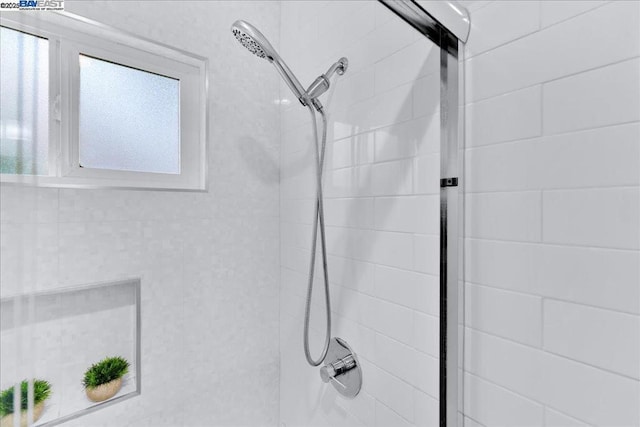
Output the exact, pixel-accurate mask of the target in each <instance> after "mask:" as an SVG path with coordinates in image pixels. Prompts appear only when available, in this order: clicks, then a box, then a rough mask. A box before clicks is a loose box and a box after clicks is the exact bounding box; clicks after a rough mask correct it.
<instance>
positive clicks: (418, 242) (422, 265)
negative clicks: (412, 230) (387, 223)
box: [413, 234, 440, 276]
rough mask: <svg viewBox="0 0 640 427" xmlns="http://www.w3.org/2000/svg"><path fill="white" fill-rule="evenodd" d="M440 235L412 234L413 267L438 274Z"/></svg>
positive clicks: (422, 271)
mask: <svg viewBox="0 0 640 427" xmlns="http://www.w3.org/2000/svg"><path fill="white" fill-rule="evenodd" d="M439 253H440V236H436V235H432V234H425V235H414V236H413V268H414V269H415V270H416V271H419V272H421V273H427V274H431V275H434V276H438V275H439V274H440V257H439V256H435V254H439Z"/></svg>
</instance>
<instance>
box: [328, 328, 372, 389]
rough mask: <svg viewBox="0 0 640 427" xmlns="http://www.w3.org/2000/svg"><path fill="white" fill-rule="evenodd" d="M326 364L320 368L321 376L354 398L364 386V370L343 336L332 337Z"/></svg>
mask: <svg viewBox="0 0 640 427" xmlns="http://www.w3.org/2000/svg"><path fill="white" fill-rule="evenodd" d="M324 360H325V364H324V366H323V367H322V368H320V378H322V381H324V382H325V383H328V382H331V384H332V385H333V387H334V388H335V389H336V390H337V391H338V393H340V394H341V395H343V396H345V397H348V398H354V397H356V396H357V395H358V393H359V392H360V388H361V387H362V370H361V369H360V364H359V363H358V357H357V356H356V354H355V353H354V352H353V351H352V350H351V347H349V344H347V343H346V342H345V341H344V340H343V339H341V338H337V337H334V338H331V342H330V343H329V350H328V352H327V357H326V358H325V359H324Z"/></svg>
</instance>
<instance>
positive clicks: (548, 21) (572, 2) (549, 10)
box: [540, 0, 607, 27]
mask: <svg viewBox="0 0 640 427" xmlns="http://www.w3.org/2000/svg"><path fill="white" fill-rule="evenodd" d="M605 3H607V1H603V0H554V1H541V2H540V20H541V24H542V27H548V26H549V25H553V24H555V23H557V22H561V21H564V20H566V19H569V18H573V17H574V16H576V15H580V14H582V13H584V12H587V11H589V10H591V9H595V8H596V7H598V6H602V5H603V4H605Z"/></svg>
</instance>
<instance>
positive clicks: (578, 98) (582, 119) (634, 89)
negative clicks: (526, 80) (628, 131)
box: [542, 59, 640, 134]
mask: <svg viewBox="0 0 640 427" xmlns="http://www.w3.org/2000/svg"><path fill="white" fill-rule="evenodd" d="M603 82H607V83H606V84H603ZM639 93H640V59H633V60H630V61H624V62H621V63H618V64H614V65H610V66H607V67H603V68H598V69H596V70H593V71H588V72H585V73H582V74H578V75H575V76H570V77H565V78H563V79H560V80H555V81H553V82H550V83H546V84H544V86H543V106H542V109H543V111H544V117H543V121H544V133H545V134H554V133H560V132H568V131H573V130H579V129H587V128H592V127H598V126H607V125H612V124H618V123H625V122H631V121H637V120H640V96H638V94H639Z"/></svg>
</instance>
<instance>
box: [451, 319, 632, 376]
mask: <svg viewBox="0 0 640 427" xmlns="http://www.w3.org/2000/svg"><path fill="white" fill-rule="evenodd" d="M464 327H465V328H468V329H470V330H472V331H474V332H477V333H480V334H483V335H488V336H490V337H493V338H496V339H499V340H502V341H507V342H509V343H511V344H513V345H516V346H521V347H525V348H527V349H529V350H534V351H536V352H539V353H546V354H548V355H551V356H554V357H557V358H560V359H563V360H565V361H569V362H573V363H577V364H580V365H583V366H588V367H590V368H592V369H596V370H598V371H601V372H605V373H607V374H610V375H615V376H617V377H620V378H624V379H627V380H630V381H633V382H636V383H637V382H638V381H639V379H638V378H634V377H630V376H628V375H625V374H621V373H619V372H614V371H611V370H609V369H607V368H603V367H601V366H596V365H592V364H590V363H588V362H584V361H582V360H578V359H573V358H571V357H569V356H565V355H562V354H558V353H554V352H552V351H550V350H547V349H545V348H540V347H534V346H532V345H529V344H524V343H522V342H519V341H514V340H512V339H510V338H505V337H502V336H500V335H496V334H495V333H493V332H488V331H484V330H481V329H478V328H474V327H472V326H469V325H464ZM463 368H464V367H463ZM465 372H471V371H467V370H466V369H465Z"/></svg>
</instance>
